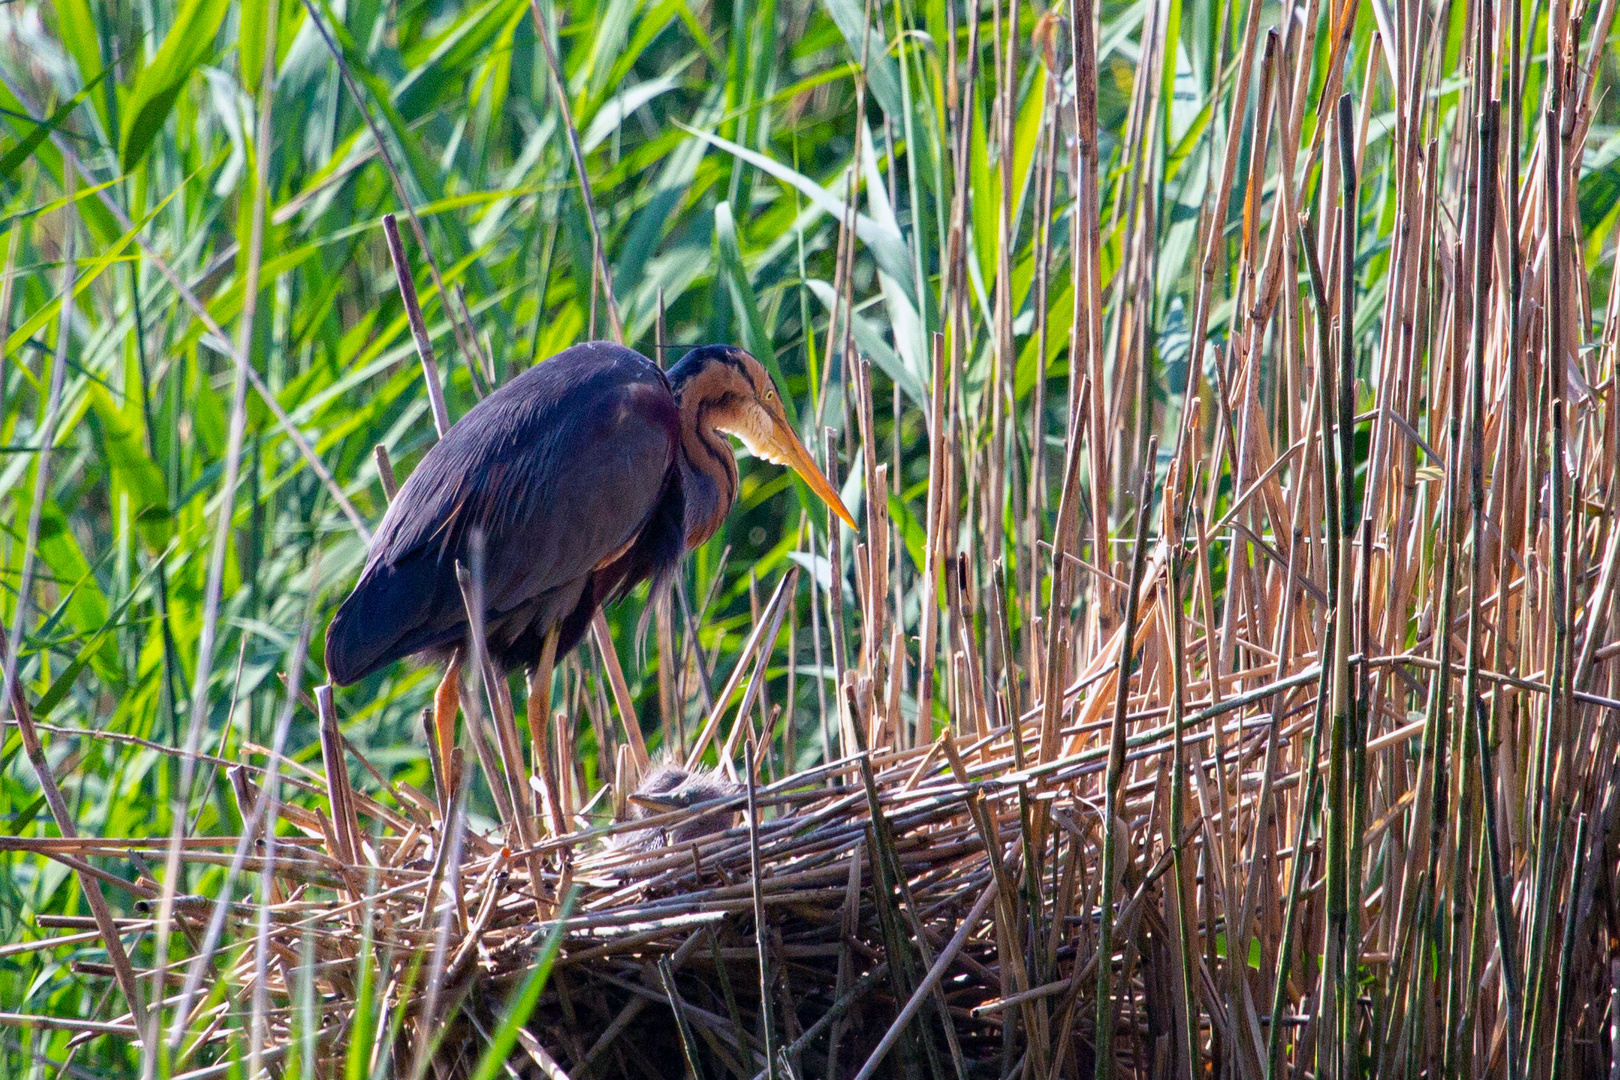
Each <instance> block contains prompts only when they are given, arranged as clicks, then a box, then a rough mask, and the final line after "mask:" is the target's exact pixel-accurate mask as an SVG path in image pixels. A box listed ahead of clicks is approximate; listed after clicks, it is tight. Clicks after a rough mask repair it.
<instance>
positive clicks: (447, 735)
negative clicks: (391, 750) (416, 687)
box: [433, 649, 461, 799]
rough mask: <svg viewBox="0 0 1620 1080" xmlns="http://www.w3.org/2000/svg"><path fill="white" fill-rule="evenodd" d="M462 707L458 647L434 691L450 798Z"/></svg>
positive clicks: (435, 725) (436, 729)
mask: <svg viewBox="0 0 1620 1080" xmlns="http://www.w3.org/2000/svg"><path fill="white" fill-rule="evenodd" d="M460 709H461V650H460V649H457V650H456V651H455V652H453V653H451V654H450V663H449V664H448V665H447V666H446V667H445V671H444V678H443V679H441V680H440V681H439V688H438V689H437V690H435V691H433V731H434V735H435V737H436V738H437V739H438V741H439V761H440V762H442V763H443V764H442V766H441V767H442V768H443V769H444V776H442V777H440V778H439V780H440V782H441V783H442V784H444V785H446V790H445V797H446V798H447V799H448V797H449V790H448V784H449V782H450V751H451V750H453V749H454V748H455V745H456V713H457V712H459V711H460Z"/></svg>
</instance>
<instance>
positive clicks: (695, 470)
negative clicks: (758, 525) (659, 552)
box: [680, 396, 737, 549]
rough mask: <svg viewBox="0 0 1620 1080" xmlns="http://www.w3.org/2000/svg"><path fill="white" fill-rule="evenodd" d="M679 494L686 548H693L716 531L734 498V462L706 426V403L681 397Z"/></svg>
mask: <svg viewBox="0 0 1620 1080" xmlns="http://www.w3.org/2000/svg"><path fill="white" fill-rule="evenodd" d="M680 410H681V455H680V469H681V492H682V494H683V495H684V496H685V499H686V546H687V548H689V549H690V548H694V547H697V546H698V545H699V544H701V543H703V542H704V541H705V540H707V539H708V538H709V537H711V536H713V535H714V534H715V531H716V530H717V529H719V528H720V523H721V522H722V521H724V520H725V518H726V515H727V514H729V513H730V512H731V504H732V503H733V502H734V501H735V500H736V498H737V459H736V458H735V457H733V456H732V453H731V447H730V446H729V445H728V444H727V443H726V440H725V437H724V436H723V435H721V434H720V433H719V432H718V431H716V430H715V429H714V426H713V424H711V423H710V422H709V417H708V415H707V414H708V403H707V402H705V401H704V400H703V399H702V398H700V397H693V396H682V398H681V402H680Z"/></svg>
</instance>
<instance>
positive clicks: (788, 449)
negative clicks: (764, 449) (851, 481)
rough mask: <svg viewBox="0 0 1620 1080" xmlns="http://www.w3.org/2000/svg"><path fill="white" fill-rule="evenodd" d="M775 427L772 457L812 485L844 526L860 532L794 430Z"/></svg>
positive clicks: (835, 490)
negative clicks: (841, 520)
mask: <svg viewBox="0 0 1620 1080" xmlns="http://www.w3.org/2000/svg"><path fill="white" fill-rule="evenodd" d="M773 426H774V427H775V430H774V431H772V432H771V435H772V439H771V442H772V444H773V445H772V446H771V450H772V451H774V454H773V455H772V456H773V457H776V458H777V459H778V460H780V461H781V463H782V464H784V465H786V466H787V467H788V468H790V469H792V470H793V471H794V472H796V473H798V474H799V476H800V477H801V478H803V480H804V482H805V483H806V484H809V485H810V490H811V491H813V492H815V493H816V495H817V496H819V497H820V498H821V501H822V502H824V503H826V504H827V505H828V506H829V507H830V508H831V509H832V512H833V513H835V514H837V515H838V516H839V517H840V518H841V519H843V522H844V524H846V525H848V526H849V527H850V528H851V529H854V530H856V531H857V532H858V531H860V526H859V525H857V524H855V519H854V518H853V517H851V516H850V513H849V509H848V508H847V507H846V506H844V500H843V499H840V498H839V497H838V491H837V489H836V488H834V487H833V486H832V484H831V482H829V481H828V479H827V478H826V477H825V476H823V475H822V474H821V470H820V469H818V468H816V459H815V458H813V457H811V456H810V451H808V450H806V449H805V448H804V443H802V442H800V441H799V437H798V435H796V434H794V432H793V429H792V428H790V427H788V426H787V424H785V423H778V424H775V425H773Z"/></svg>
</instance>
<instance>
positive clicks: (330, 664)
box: [327, 343, 679, 683]
mask: <svg viewBox="0 0 1620 1080" xmlns="http://www.w3.org/2000/svg"><path fill="white" fill-rule="evenodd" d="M676 423H677V416H676V409H675V402H674V397H673V395H672V394H671V393H670V389H669V385H668V383H667V382H666V381H665V380H664V377H663V374H662V373H661V372H660V371H659V370H658V368H657V367H656V366H655V365H653V364H652V362H651V361H649V360H647V359H646V358H645V357H642V356H641V355H639V354H637V353H635V352H633V351H631V350H629V349H624V348H621V347H619V346H613V345H607V344H605V343H591V344H589V345H583V346H576V347H574V348H572V349H569V350H567V351H566V352H563V353H561V354H559V355H557V356H556V357H553V358H552V359H550V360H547V361H546V362H544V363H542V364H540V365H538V366H537V367H535V368H532V369H530V370H529V371H527V372H524V373H523V374H522V375H520V376H519V377H518V378H516V379H514V380H512V381H511V382H510V383H508V384H507V385H506V386H504V387H502V388H501V389H500V390H499V391H497V392H496V393H494V394H491V395H490V396H489V397H488V398H486V399H485V400H484V401H482V402H480V403H479V404H478V406H477V407H475V408H474V409H472V410H471V411H470V412H468V413H467V415H466V416H465V417H463V418H462V420H461V421H460V422H459V423H457V424H456V425H455V426H454V427H452V428H451V430H450V431H449V432H448V433H447V434H446V435H445V437H444V438H443V439H442V440H440V441H439V443H438V444H437V445H435V446H434V447H433V448H432V449H431V450H430V451H428V453H427V455H426V456H425V457H424V458H423V459H422V462H421V464H420V465H418V466H417V468H416V470H415V471H414V472H413V473H412V474H411V476H410V478H409V479H408V480H407V481H406V482H405V484H404V486H403V487H401V489H400V491H399V494H398V496H397V497H396V498H395V500H394V502H393V504H392V505H391V506H390V507H389V509H388V513H387V514H386V515H385V516H384V518H383V522H382V524H381V526H380V527H379V529H378V532H377V535H376V537H375V538H374V540H373V542H372V548H371V554H370V556H369V557H368V559H367V562H366V567H365V570H364V571H363V572H362V573H361V576H360V581H359V584H357V585H356V586H355V590H354V592H353V594H351V595H350V597H349V598H348V599H347V600H346V601H344V603H343V605H342V607H341V608H339V611H338V613H337V615H336V616H335V617H334V618H333V621H332V625H331V627H330V628H329V629H328V631H327V668H328V671H329V672H330V673H331V675H332V677H333V679H334V680H335V681H337V682H339V683H349V682H353V681H354V680H356V679H359V678H363V677H364V676H365V675H367V674H369V673H370V672H372V671H374V670H376V669H377V668H379V667H381V666H382V665H384V664H386V663H389V662H391V661H393V660H396V659H398V658H400V657H402V656H407V655H410V654H412V653H415V652H419V651H422V650H424V649H432V648H437V647H442V646H444V645H447V644H450V643H453V642H455V641H459V640H460V639H461V638H462V637H464V636H465V634H466V623H467V617H466V609H465V605H464V603H463V601H462V597H461V592H460V588H459V586H458V584H457V581H456V575H455V566H456V563H457V561H460V562H461V563H462V564H463V565H467V566H469V567H470V566H471V565H472V559H471V555H472V544H473V537H474V536H475V535H479V534H481V535H482V537H483V541H484V552H485V554H484V582H483V585H484V606H485V612H486V614H485V619H486V623H487V624H495V623H498V622H499V621H500V620H501V619H502V617H503V616H506V615H509V614H511V613H513V612H521V611H523V610H525V609H526V608H534V607H535V605H536V604H537V603H538V602H540V601H541V600H543V598H545V597H546V596H548V595H551V594H554V593H562V594H567V593H568V592H569V590H570V589H572V591H573V594H574V595H576V596H577V594H578V589H579V586H580V585H581V584H582V583H583V582H584V581H585V579H586V578H587V577H588V576H589V575H590V573H591V571H592V570H593V569H594V568H596V567H597V566H599V565H601V564H603V563H604V562H606V561H610V560H612V559H613V558H614V557H615V556H616V555H618V554H620V553H622V552H623V551H624V550H625V549H626V548H627V547H628V546H629V545H630V544H631V543H633V542H634V541H635V539H636V537H637V535H638V534H639V533H640V531H641V529H642V528H643V526H644V525H645V523H646V522H647V521H648V519H649V517H650V516H651V515H652V513H653V511H654V510H655V508H656V507H657V505H658V502H659V499H660V496H661V494H662V493H663V492H664V490H665V486H666V484H667V483H668V480H669V474H670V472H671V470H672V469H673V468H674V462H675V453H676V447H677V445H678V439H679V432H678V428H677V426H676ZM570 606H571V602H570Z"/></svg>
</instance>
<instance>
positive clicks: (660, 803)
mask: <svg viewBox="0 0 1620 1080" xmlns="http://www.w3.org/2000/svg"><path fill="white" fill-rule="evenodd" d="M625 799H626V800H627V801H629V802H631V803H634V804H635V805H636V806H639V807H641V808H642V809H643V810H652V811H654V812H655V813H659V814H667V813H669V812H670V811H671V810H679V809H680V808H681V807H682V806H684V805H686V804H685V803H683V802H681V800H680V799H678V798H677V797H676V796H674V795H673V794H669V795H652V794H647V793H645V792H640V791H632V792H631V793H630V794H629V795H626V796H625Z"/></svg>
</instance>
